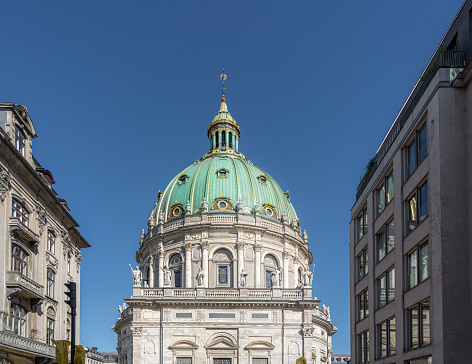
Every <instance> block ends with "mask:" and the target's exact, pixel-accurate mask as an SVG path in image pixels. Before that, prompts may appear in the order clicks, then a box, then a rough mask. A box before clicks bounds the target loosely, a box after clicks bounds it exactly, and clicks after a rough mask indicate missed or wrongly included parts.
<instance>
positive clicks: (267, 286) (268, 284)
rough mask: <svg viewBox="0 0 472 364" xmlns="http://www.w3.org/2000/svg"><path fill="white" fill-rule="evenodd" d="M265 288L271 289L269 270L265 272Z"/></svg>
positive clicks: (270, 271) (270, 273)
mask: <svg viewBox="0 0 472 364" xmlns="http://www.w3.org/2000/svg"><path fill="white" fill-rule="evenodd" d="M265 287H266V288H272V270H269V269H266V271H265Z"/></svg>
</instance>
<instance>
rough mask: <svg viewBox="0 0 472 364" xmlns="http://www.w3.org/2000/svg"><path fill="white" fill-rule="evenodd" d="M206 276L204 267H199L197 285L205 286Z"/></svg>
mask: <svg viewBox="0 0 472 364" xmlns="http://www.w3.org/2000/svg"><path fill="white" fill-rule="evenodd" d="M204 276H205V273H203V269H202V268H199V269H198V272H197V275H196V279H197V287H202V286H203V278H204Z"/></svg>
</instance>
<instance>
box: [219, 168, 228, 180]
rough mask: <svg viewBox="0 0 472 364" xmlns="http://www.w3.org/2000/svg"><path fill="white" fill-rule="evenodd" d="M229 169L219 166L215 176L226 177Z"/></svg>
mask: <svg viewBox="0 0 472 364" xmlns="http://www.w3.org/2000/svg"><path fill="white" fill-rule="evenodd" d="M228 175H229V171H228V170H227V169H226V168H220V169H218V170H217V171H216V177H218V178H228Z"/></svg>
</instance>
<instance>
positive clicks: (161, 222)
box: [159, 211, 164, 224]
mask: <svg viewBox="0 0 472 364" xmlns="http://www.w3.org/2000/svg"><path fill="white" fill-rule="evenodd" d="M163 223H164V213H163V212H162V211H159V224H163Z"/></svg>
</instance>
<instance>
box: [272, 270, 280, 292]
mask: <svg viewBox="0 0 472 364" xmlns="http://www.w3.org/2000/svg"><path fill="white" fill-rule="evenodd" d="M281 279H282V271H281V270H280V268H279V267H277V268H276V269H275V270H273V271H272V287H274V288H277V287H280V281H281Z"/></svg>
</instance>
